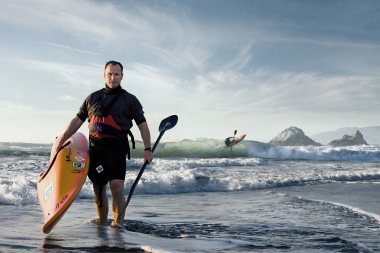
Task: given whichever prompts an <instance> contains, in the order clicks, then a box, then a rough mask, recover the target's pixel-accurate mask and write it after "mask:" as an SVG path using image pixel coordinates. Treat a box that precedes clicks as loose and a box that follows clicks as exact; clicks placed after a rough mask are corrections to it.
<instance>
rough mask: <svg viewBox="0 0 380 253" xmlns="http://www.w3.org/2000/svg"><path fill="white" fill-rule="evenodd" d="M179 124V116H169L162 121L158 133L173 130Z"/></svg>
mask: <svg viewBox="0 0 380 253" xmlns="http://www.w3.org/2000/svg"><path fill="white" fill-rule="evenodd" d="M177 122H178V116H177V115H172V116H169V117H167V118H165V119H163V120H162V121H161V123H160V126H159V128H158V131H159V132H160V133H161V132H163V131H166V130H169V129H172V128H173V127H174V126H175V125H176V124H177Z"/></svg>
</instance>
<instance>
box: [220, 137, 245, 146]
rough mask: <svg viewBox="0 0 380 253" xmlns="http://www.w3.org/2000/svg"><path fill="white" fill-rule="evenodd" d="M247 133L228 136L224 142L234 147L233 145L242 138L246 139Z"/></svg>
mask: <svg viewBox="0 0 380 253" xmlns="http://www.w3.org/2000/svg"><path fill="white" fill-rule="evenodd" d="M245 136H246V134H243V135H240V136H236V137H228V138H226V139H225V140H224V143H225V144H226V146H227V147H232V146H233V145H236V144H238V143H239V142H241V141H242V140H244V138H245Z"/></svg>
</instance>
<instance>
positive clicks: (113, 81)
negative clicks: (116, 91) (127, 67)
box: [104, 61, 123, 89]
mask: <svg viewBox="0 0 380 253" xmlns="http://www.w3.org/2000/svg"><path fill="white" fill-rule="evenodd" d="M122 79H123V65H122V64H121V63H120V62H117V61H109V62H107V63H106V65H105V67H104V80H105V81H106V84H107V86H108V87H110V88H111V89H113V88H116V87H118V86H120V82H121V80H122Z"/></svg>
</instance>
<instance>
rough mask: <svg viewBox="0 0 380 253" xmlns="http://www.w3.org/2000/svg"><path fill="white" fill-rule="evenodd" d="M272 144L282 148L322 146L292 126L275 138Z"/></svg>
mask: <svg viewBox="0 0 380 253" xmlns="http://www.w3.org/2000/svg"><path fill="white" fill-rule="evenodd" d="M269 143H270V144H274V145H280V146H322V144H320V143H318V142H315V141H313V140H312V139H311V138H310V137H308V136H306V135H305V133H304V132H303V131H302V129H300V128H297V127H294V126H291V127H288V128H287V129H285V130H284V131H282V132H281V133H280V134H278V135H277V136H276V137H274V138H273V139H272V140H271V141H270V142H269Z"/></svg>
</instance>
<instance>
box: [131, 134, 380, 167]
mask: <svg viewBox="0 0 380 253" xmlns="http://www.w3.org/2000/svg"><path fill="white" fill-rule="evenodd" d="M133 154H134V153H132V155H133ZM155 156H156V157H162V158H169V157H177V158H183V157H188V158H232V157H252V158H271V159H289V160H316V161H371V162H380V146H350V147H332V146H321V147H315V146H296V147H284V146H276V145H271V144H268V143H262V142H257V141H243V142H242V143H241V144H238V145H236V146H233V147H232V148H229V147H226V146H225V144H224V141H223V140H216V139H202V140H183V141H179V142H168V143H164V144H161V145H159V146H158V147H157V152H156V154H155Z"/></svg>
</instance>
